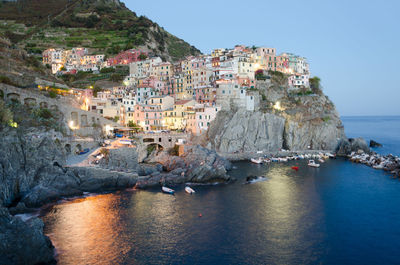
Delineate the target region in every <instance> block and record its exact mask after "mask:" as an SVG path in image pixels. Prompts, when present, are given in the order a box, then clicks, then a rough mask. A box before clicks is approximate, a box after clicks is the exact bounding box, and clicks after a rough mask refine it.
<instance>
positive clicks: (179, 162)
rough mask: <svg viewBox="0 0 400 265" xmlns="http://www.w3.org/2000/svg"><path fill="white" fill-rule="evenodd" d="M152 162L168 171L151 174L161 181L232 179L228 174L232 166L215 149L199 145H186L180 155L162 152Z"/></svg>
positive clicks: (206, 181)
mask: <svg viewBox="0 0 400 265" xmlns="http://www.w3.org/2000/svg"><path fill="white" fill-rule="evenodd" d="M153 162H157V163H160V164H161V165H162V166H163V169H164V170H165V171H167V172H168V173H167V174H157V175H154V174H152V175H151V178H153V179H157V181H161V182H163V183H164V182H165V183H185V182H195V183H212V182H227V181H230V180H232V177H231V176H229V175H228V171H229V170H230V169H231V168H232V165H231V163H230V162H229V161H228V160H226V159H225V158H223V157H221V156H219V155H218V154H217V153H216V152H215V151H213V150H210V149H207V148H205V147H202V146H200V145H186V146H185V147H184V153H183V154H182V155H181V156H173V155H169V154H168V153H167V152H162V153H160V154H159V155H158V156H156V157H154V159H153ZM151 178H148V180H149V181H150V180H151Z"/></svg>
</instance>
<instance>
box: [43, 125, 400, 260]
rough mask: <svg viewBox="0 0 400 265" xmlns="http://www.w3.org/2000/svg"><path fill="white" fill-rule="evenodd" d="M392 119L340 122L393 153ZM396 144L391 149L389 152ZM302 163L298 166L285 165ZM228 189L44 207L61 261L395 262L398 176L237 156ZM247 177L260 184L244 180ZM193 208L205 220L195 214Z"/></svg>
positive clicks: (342, 165)
mask: <svg viewBox="0 0 400 265" xmlns="http://www.w3.org/2000/svg"><path fill="white" fill-rule="evenodd" d="M399 121H400V119H399V118H383V119H377V118H361V119H358V118H344V123H345V126H346V133H347V135H348V136H358V135H361V136H365V137H366V138H368V139H369V138H372V139H375V140H376V141H378V142H381V143H383V144H384V148H387V149H385V150H388V151H390V152H392V153H395V152H397V153H398V151H399V148H398V147H399V142H400V135H399ZM390 148H393V149H390ZM293 165H297V166H299V171H298V172H296V171H294V170H292V169H291V166H293ZM235 166H236V167H237V168H236V169H235V170H233V171H232V172H231V174H232V175H233V176H235V177H237V178H238V181H237V182H235V183H233V184H228V185H216V186H195V187H194V189H195V190H196V194H194V195H188V194H186V193H185V192H184V190H183V189H184V186H177V187H175V189H176V190H177V193H176V195H175V196H171V195H166V194H162V193H161V192H160V191H159V189H158V188H157V189H150V190H146V191H124V192H118V193H114V194H103V195H97V196H90V197H87V198H80V199H75V200H71V201H66V202H63V203H60V204H57V205H54V206H52V207H50V208H48V209H46V210H44V211H43V214H42V218H43V220H44V222H45V232H46V233H47V234H48V235H49V236H50V238H51V239H52V241H53V243H54V244H55V246H56V248H57V252H58V256H57V258H58V261H59V263H60V264H245V263H247V264H399V263H400V251H399V242H400V211H399V205H400V181H399V180H398V179H393V178H391V177H390V175H387V174H386V173H384V172H383V171H380V170H374V169H371V168H369V167H366V166H363V165H359V164H352V163H350V162H347V161H344V160H341V159H336V160H329V161H327V162H326V163H324V164H323V165H322V166H321V167H320V168H319V169H315V168H309V167H307V166H306V165H305V161H292V162H289V163H286V164H278V163H272V164H271V165H268V166H266V165H254V164H250V163H248V162H238V163H236V164H235ZM249 174H256V175H264V176H266V177H267V178H268V180H267V181H264V182H258V183H254V184H247V185H246V184H243V182H244V178H245V177H246V176H247V175H249ZM199 213H201V214H202V217H199Z"/></svg>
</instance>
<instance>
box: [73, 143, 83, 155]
mask: <svg viewBox="0 0 400 265" xmlns="http://www.w3.org/2000/svg"><path fill="white" fill-rule="evenodd" d="M82 150H83V149H82V145H81V144H77V145H76V146H75V150H74V151H75V153H78V152H80V151H82Z"/></svg>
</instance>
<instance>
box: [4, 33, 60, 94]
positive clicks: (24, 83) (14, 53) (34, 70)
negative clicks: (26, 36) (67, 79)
mask: <svg viewBox="0 0 400 265" xmlns="http://www.w3.org/2000/svg"><path fill="white" fill-rule="evenodd" d="M38 79H40V80H46V81H47V82H49V83H55V84H57V83H61V85H60V86H62V84H63V81H62V80H58V79H56V78H55V77H54V76H53V75H52V74H51V71H50V70H49V69H47V68H46V67H44V66H43V64H42V63H41V62H40V61H39V60H38V59H37V58H36V57H35V56H32V55H29V54H28V53H27V52H26V51H25V50H23V49H21V48H19V47H17V46H15V45H14V44H13V43H12V42H11V41H10V40H9V39H6V38H2V37H0V83H3V84H7V85H11V86H16V87H24V88H26V87H31V86H33V84H34V83H37V81H38Z"/></svg>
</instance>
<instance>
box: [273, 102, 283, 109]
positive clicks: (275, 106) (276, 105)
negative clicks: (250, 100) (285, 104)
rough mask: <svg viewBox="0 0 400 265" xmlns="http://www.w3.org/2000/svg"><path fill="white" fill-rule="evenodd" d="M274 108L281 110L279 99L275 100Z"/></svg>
mask: <svg viewBox="0 0 400 265" xmlns="http://www.w3.org/2000/svg"><path fill="white" fill-rule="evenodd" d="M274 109H276V110H282V107H281V102H280V101H277V102H276V103H275V105H274Z"/></svg>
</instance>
